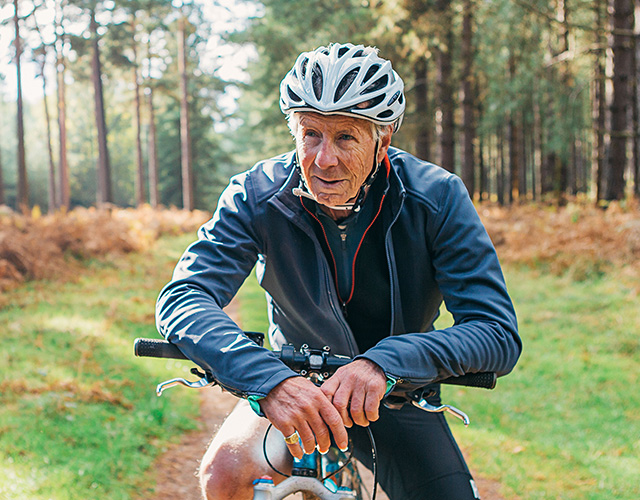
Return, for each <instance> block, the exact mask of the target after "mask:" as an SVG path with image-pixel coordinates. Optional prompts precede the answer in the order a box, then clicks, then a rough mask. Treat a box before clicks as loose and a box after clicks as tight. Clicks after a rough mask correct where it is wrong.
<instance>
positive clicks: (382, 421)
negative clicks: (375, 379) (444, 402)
mask: <svg viewBox="0 0 640 500" xmlns="http://www.w3.org/2000/svg"><path fill="white" fill-rule="evenodd" d="M371 430H372V431H373V435H374V439H375V443H376V447H377V451H378V455H377V457H378V482H379V484H380V485H381V486H382V488H383V489H384V491H385V492H386V493H387V495H388V496H389V498H390V499H391V500H412V499H421V500H422V499H424V500H427V499H433V500H477V499H478V498H480V495H479V494H478V491H477V489H476V485H475V483H474V482H473V478H472V476H471V473H470V472H469V469H468V467H467V464H466V462H465V460H464V458H463V456H462V453H461V452H460V449H459V448H458V445H457V444H456V442H455V439H454V438H453V436H452V434H451V431H450V430H449V426H448V425H447V422H446V420H445V418H444V416H443V415H442V414H441V413H427V412H425V411H423V410H420V409H418V408H415V407H413V406H407V405H406V406H404V407H403V408H402V409H400V410H389V409H387V408H385V407H381V408H380V418H379V420H377V421H376V422H373V423H372V424H371ZM349 436H350V437H351V439H352V442H353V446H354V455H355V457H356V458H357V459H358V460H359V461H360V462H362V463H363V464H364V465H365V466H366V467H367V468H369V469H371V464H372V460H371V442H370V440H369V436H368V434H367V432H366V431H365V429H364V428H362V427H358V426H356V425H354V426H353V427H352V428H351V429H350V430H349Z"/></svg>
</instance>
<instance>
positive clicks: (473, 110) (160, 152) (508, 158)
mask: <svg viewBox="0 0 640 500" xmlns="http://www.w3.org/2000/svg"><path fill="white" fill-rule="evenodd" d="M0 29H1V30H2V31H1V36H2V38H3V39H4V40H2V42H3V43H2V47H3V51H4V52H5V53H0V61H2V62H3V63H4V64H3V65H2V66H0V71H2V74H0V136H1V137H2V140H1V141H0V205H6V206H7V207H9V208H8V209H7V210H16V211H21V212H31V211H32V210H33V209H34V207H38V209H39V210H41V211H42V212H45V211H48V212H55V211H57V210H61V209H62V210H68V209H71V208H74V207H78V206H84V207H88V206H105V205H107V206H108V205H113V206H120V207H131V206H140V205H144V204H150V205H151V206H153V207H156V206H176V207H180V208H185V209H188V210H191V209H194V208H199V209H205V210H209V211H210V210H212V209H213V208H214V206H215V201H216V198H217V195H218V194H219V193H220V191H221V190H222V189H223V188H224V186H225V184H226V182H227V180H228V178H229V176H230V175H231V174H233V173H235V172H238V171H242V170H245V169H247V168H249V167H251V165H252V164H253V163H254V162H256V161H258V160H260V159H263V158H266V157H269V156H271V155H273V154H278V153H281V152H283V151H286V150H288V149H291V148H292V147H293V143H292V141H291V137H290V135H289V133H288V130H287V127H286V124H285V120H284V119H283V117H282V114H281V112H280V110H279V108H278V90H279V82H280V80H281V79H282V77H283V76H284V74H285V73H286V72H287V71H288V69H289V68H290V67H291V66H292V64H293V62H294V61H295V59H296V56H297V55H298V54H299V53H300V52H301V51H305V50H312V49H314V48H316V47H318V46H320V45H326V44H328V43H330V42H332V41H339V42H345V41H351V42H353V43H364V44H366V45H375V46H377V47H378V48H379V49H380V53H381V55H382V56H383V57H385V58H388V59H390V60H391V61H392V63H393V66H394V68H395V69H396V71H397V72H398V73H399V74H400V75H401V76H402V78H403V79H404V81H405V91H406V96H407V102H408V105H407V111H406V115H405V119H404V122H403V126H402V128H401V130H400V131H399V133H398V134H397V135H396V136H395V137H394V144H395V145H396V146H399V147H401V148H403V149H406V150H408V151H409V152H411V153H413V154H415V155H416V156H418V157H420V158H423V159H426V160H428V161H432V162H434V163H437V164H439V165H441V166H443V167H444V168H446V169H448V170H450V171H452V172H455V173H457V174H458V175H459V176H460V177H461V178H462V179H463V181H464V182H465V184H466V186H467V188H468V190H469V192H470V194H471V195H472V196H473V197H474V198H475V199H476V200H478V201H482V200H491V201H493V202H495V203H499V204H500V205H505V206H508V205H511V204H513V203H516V202H518V203H522V202H524V201H529V200H540V201H545V202H546V201H549V202H552V203H557V204H564V203H566V202H567V200H569V199H572V198H575V197H578V198H579V199H584V200H588V201H589V202H590V203H591V202H592V203H594V204H597V205H600V206H603V207H604V206H607V205H608V203H609V202H611V201H614V200H616V201H618V200H630V199H633V198H637V197H640V133H639V131H640V84H639V82H640V78H639V76H640V43H639V37H640V1H639V0H635V1H634V0H484V1H481V0H341V1H337V0H309V1H307V2H305V3H304V4H300V3H298V2H293V1H290V0H263V1H261V2H257V1H253V0H237V1H234V0H217V1H213V2H204V1H201V0H175V1H173V2H170V1H168V0H2V1H1V2H0ZM223 55H226V56H225V57H223ZM244 59H246V60H247V62H246V64H241V63H242V61H243V60H244ZM229 60H231V61H234V62H235V63H236V64H237V65H239V66H238V67H241V69H242V71H241V72H229V71H225V64H226V62H228V61H229ZM225 61H226V62H225ZM26 67H36V68H37V70H36V71H35V74H36V77H35V78H36V80H37V86H33V85H31V86H29V87H27V86H26V85H25V82H24V79H25V78H24V73H25V68H26ZM27 88H28V89H31V90H29V91H28V95H25V89H27ZM34 88H38V89H39V90H38V92H37V94H36V93H35V91H34V90H33V89H34Z"/></svg>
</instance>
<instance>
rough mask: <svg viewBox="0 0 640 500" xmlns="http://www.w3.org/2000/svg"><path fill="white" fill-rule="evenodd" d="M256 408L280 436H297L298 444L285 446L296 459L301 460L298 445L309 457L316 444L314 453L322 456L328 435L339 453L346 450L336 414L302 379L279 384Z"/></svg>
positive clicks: (345, 443)
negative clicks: (298, 438) (340, 450)
mask: <svg viewBox="0 0 640 500" xmlns="http://www.w3.org/2000/svg"><path fill="white" fill-rule="evenodd" d="M260 408H261V409H262V411H263V412H264V414H265V415H266V416H267V418H268V419H269V420H270V421H271V423H272V424H273V426H274V427H275V428H276V429H278V430H279V431H280V432H282V434H283V435H284V436H291V435H292V434H294V433H295V432H297V433H298V435H299V436H300V441H298V442H296V443H293V444H289V443H287V446H288V447H289V451H290V452H291V454H292V455H293V456H294V457H296V458H302V455H303V448H302V447H301V445H302V446H303V447H304V450H306V451H307V452H308V453H311V452H312V451H313V449H314V448H315V446H316V443H317V445H318V450H319V451H320V452H321V453H326V452H327V451H328V450H329V446H330V445H331V436H332V435H333V438H334V440H335V442H336V445H337V446H338V447H339V448H340V449H343V450H345V449H347V447H348V446H349V437H348V436H347V430H346V428H345V426H344V424H343V421H342V417H341V416H340V414H339V413H338V410H336V408H335V407H334V406H333V404H332V403H331V401H330V400H329V399H328V398H327V396H325V395H324V393H323V392H322V391H321V390H320V389H319V388H318V387H316V386H315V385H314V384H313V383H312V382H311V381H309V380H307V379H306V378H304V377H292V378H288V379H286V380H284V381H282V382H280V383H279V384H278V385H277V386H276V387H274V388H273V389H272V390H271V392H269V394H268V395H267V397H265V398H263V399H261V400H260Z"/></svg>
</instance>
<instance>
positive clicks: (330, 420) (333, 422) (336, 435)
mask: <svg viewBox="0 0 640 500" xmlns="http://www.w3.org/2000/svg"><path fill="white" fill-rule="evenodd" d="M321 415H322V418H323V420H324V422H325V423H326V424H327V425H328V426H329V430H330V431H331V434H332V435H333V439H334V441H335V442H336V445H337V446H338V448H340V449H341V450H343V451H344V450H346V449H347V448H349V435H348V434H347V429H346V428H345V426H344V423H343V420H342V417H341V416H340V414H339V413H338V410H336V409H335V408H334V407H333V406H332V405H329V406H328V407H326V408H325V409H323V411H322V412H321ZM323 444H324V443H323ZM328 449H329V445H327V447H326V448H324V447H323V448H322V449H321V450H322V451H323V452H324V451H326V450H328Z"/></svg>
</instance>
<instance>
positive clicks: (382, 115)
mask: <svg viewBox="0 0 640 500" xmlns="http://www.w3.org/2000/svg"><path fill="white" fill-rule="evenodd" d="M391 115H393V111H391V110H390V109H387V110H386V111H383V112H382V113H378V118H389V117H390V116H391Z"/></svg>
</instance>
